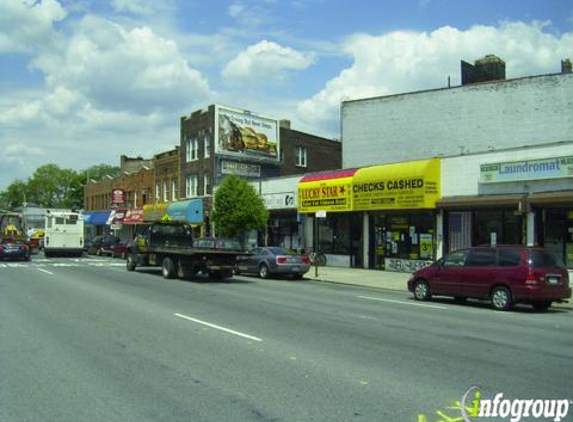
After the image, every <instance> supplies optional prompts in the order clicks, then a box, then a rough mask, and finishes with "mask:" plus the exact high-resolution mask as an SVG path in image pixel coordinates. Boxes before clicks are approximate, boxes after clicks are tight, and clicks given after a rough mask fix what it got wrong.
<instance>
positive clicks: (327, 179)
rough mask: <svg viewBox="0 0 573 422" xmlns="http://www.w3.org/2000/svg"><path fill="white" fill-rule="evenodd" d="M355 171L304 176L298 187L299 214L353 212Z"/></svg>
mask: <svg viewBox="0 0 573 422" xmlns="http://www.w3.org/2000/svg"><path fill="white" fill-rule="evenodd" d="M355 173H356V169H354V170H338V171H332V172H324V173H317V174H308V175H306V176H304V177H303V178H302V179H301V180H300V183H299V185H298V212H300V213H313V212H317V211H328V212H341V211H352V176H354V174H355Z"/></svg>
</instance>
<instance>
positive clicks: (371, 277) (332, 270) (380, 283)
mask: <svg viewBox="0 0 573 422" xmlns="http://www.w3.org/2000/svg"><path fill="white" fill-rule="evenodd" d="M410 276H411V274H410V273H398V272H393V271H381V270H365V269H361V268H339V267H318V277H316V276H315V268H314V267H311V268H310V271H309V272H308V273H306V274H305V275H304V277H305V279H307V280H311V281H316V282H324V283H337V284H348V285H352V286H362V287H371V288H376V289H383V290H394V291H400V292H407V291H408V285H407V281H408V279H409V278H410ZM569 280H573V272H571V271H570V272H569ZM553 306H554V307H556V308H565V309H573V299H569V302H568V303H554V304H553Z"/></svg>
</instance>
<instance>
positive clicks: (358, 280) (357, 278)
mask: <svg viewBox="0 0 573 422" xmlns="http://www.w3.org/2000/svg"><path fill="white" fill-rule="evenodd" d="M410 275H411V274H410V273H397V272H393V271H380V270H364V269H361V268H339V267H318V277H315V269H314V267H311V268H310V271H309V272H307V273H306V274H305V275H304V277H305V278H306V279H308V280H313V281H324V282H328V283H340V284H350V285H354V286H364V287H373V288H379V289H386V290H398V291H402V292H407V291H408V286H407V284H406V282H407V281H408V279H409V278H410Z"/></svg>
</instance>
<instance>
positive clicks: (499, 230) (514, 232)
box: [473, 210, 523, 246]
mask: <svg viewBox="0 0 573 422" xmlns="http://www.w3.org/2000/svg"><path fill="white" fill-rule="evenodd" d="M522 220H523V219H522V217H521V215H516V213H515V212H514V210H480V211H474V213H473V246H479V245H500V244H507V245H518V244H521V243H522V237H523V236H522V233H523V224H522Z"/></svg>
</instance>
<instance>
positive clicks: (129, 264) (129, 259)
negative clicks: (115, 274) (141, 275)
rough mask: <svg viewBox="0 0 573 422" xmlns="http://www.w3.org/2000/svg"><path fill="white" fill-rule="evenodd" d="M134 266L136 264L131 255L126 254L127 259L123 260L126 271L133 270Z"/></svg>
mask: <svg viewBox="0 0 573 422" xmlns="http://www.w3.org/2000/svg"><path fill="white" fill-rule="evenodd" d="M136 266H137V265H136V263H135V260H134V259H133V255H131V254H129V255H127V260H126V261H125V267H126V268H127V271H135V267H136Z"/></svg>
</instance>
